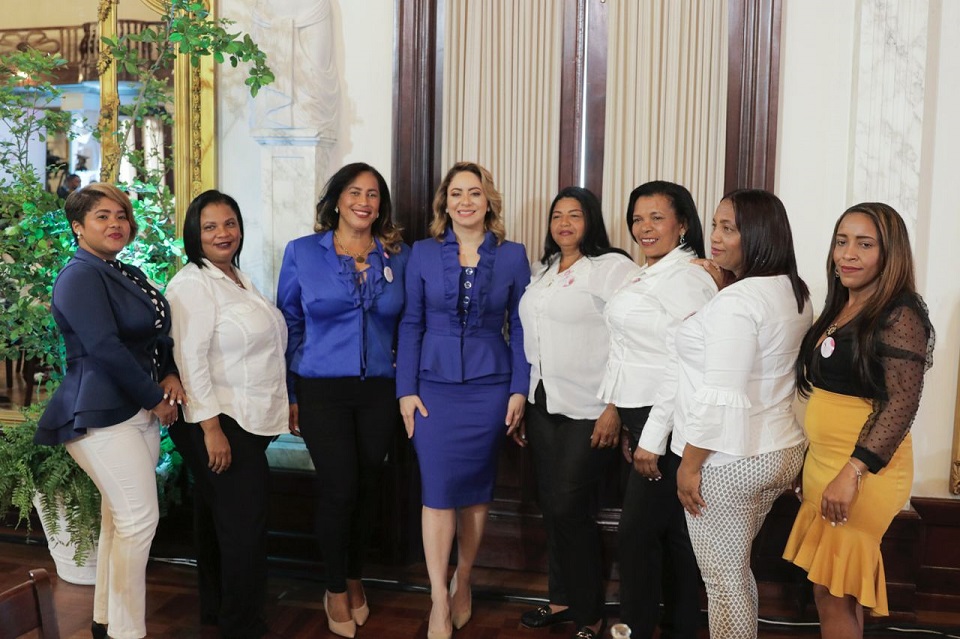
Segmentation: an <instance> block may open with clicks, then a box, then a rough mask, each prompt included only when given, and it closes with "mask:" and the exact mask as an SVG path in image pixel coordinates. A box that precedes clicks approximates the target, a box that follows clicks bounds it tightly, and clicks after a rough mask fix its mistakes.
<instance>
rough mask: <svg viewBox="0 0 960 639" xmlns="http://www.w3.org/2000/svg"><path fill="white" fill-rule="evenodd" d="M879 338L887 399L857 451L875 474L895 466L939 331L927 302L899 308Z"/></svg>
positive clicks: (877, 402)
mask: <svg viewBox="0 0 960 639" xmlns="http://www.w3.org/2000/svg"><path fill="white" fill-rule="evenodd" d="M878 337H879V344H878V349H877V350H878V354H879V356H880V363H881V365H882V367H883V381H884V386H885V388H886V397H884V398H882V399H876V400H874V402H873V412H872V413H871V414H870V417H869V418H867V421H866V423H865V424H864V426H863V429H862V430H861V431H860V437H859V438H858V440H857V445H856V448H855V449H854V452H853V457H855V458H857V459H859V460H861V461H862V462H863V463H864V464H866V465H867V468H868V469H869V470H870V472H873V473H876V472H878V471H880V470H881V469H882V468H883V467H884V466H886V465H887V463H889V462H890V459H891V458H892V457H893V454H894V453H895V452H897V448H899V446H900V443H901V442H903V439H904V438H905V437H906V436H907V433H908V432H909V431H910V427H911V426H912V425H913V420H914V418H915V417H916V415H917V408H918V407H919V405H920V394H921V392H922V391H923V375H924V373H925V372H926V371H927V369H928V368H930V366H931V365H932V362H933V359H932V356H933V343H934V333H933V327H932V326H931V325H930V320H929V319H928V317H927V313H926V308H925V307H924V306H923V302H922V301H920V300H917V305H913V304H910V305H903V306H898V307H896V308H894V309H893V310H892V311H891V313H890V315H889V316H888V317H887V321H886V322H885V323H884V325H883V327H882V328H881V329H880V334H879V336H878Z"/></svg>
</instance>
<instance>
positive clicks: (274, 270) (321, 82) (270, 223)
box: [249, 0, 340, 282]
mask: <svg viewBox="0 0 960 639" xmlns="http://www.w3.org/2000/svg"><path fill="white" fill-rule="evenodd" d="M251 22H252V31H253V36H254V38H255V39H256V41H257V43H258V44H259V45H260V48H261V49H263V51H264V52H265V53H266V54H267V61H268V63H269V65H270V68H271V70H272V71H273V73H274V76H275V77H276V81H275V82H274V83H273V84H270V85H268V86H266V87H264V88H263V89H261V90H260V93H259V94H258V95H257V97H256V98H254V99H252V100H251V101H250V103H249V106H250V135H251V137H253V139H255V140H256V141H257V143H258V144H259V145H260V172H261V173H260V174H261V203H262V207H263V213H264V218H263V221H262V225H263V226H262V232H263V250H264V252H265V254H264V255H263V259H264V262H263V264H262V268H261V277H263V278H264V279H265V280H266V281H268V282H276V280H277V275H278V273H279V270H280V262H281V260H282V257H283V250H284V247H285V246H286V244H287V242H288V241H290V240H292V239H294V238H296V237H299V236H301V235H306V234H308V233H310V232H312V231H313V220H314V218H315V213H314V210H315V206H316V203H317V197H318V196H319V194H320V192H321V190H322V188H323V184H324V182H325V181H326V179H327V177H328V164H329V155H330V150H331V149H332V147H333V146H334V144H335V143H336V139H337V138H336V136H337V130H338V125H339V105H340V76H339V71H338V70H337V64H336V55H335V48H334V31H333V14H332V11H331V6H330V1H329V0H319V1H317V2H310V3H305V2H302V1H300V0H255V1H254V2H253V6H252V12H251Z"/></svg>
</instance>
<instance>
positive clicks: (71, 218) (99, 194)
mask: <svg viewBox="0 0 960 639" xmlns="http://www.w3.org/2000/svg"><path fill="white" fill-rule="evenodd" d="M103 198H107V199H108V200H110V201H111V202H115V203H117V204H119V205H120V206H122V207H123V210H124V211H125V212H126V214H127V221H128V222H130V237H129V238H127V245H130V243H131V242H133V240H135V239H136V237H137V231H138V230H139V227H138V226H137V220H136V219H135V218H134V217H133V204H131V203H130V198H129V196H127V194H126V193H124V192H123V191H121V190H120V189H118V188H117V187H115V186H114V185H112V184H109V183H107V182H94V183H93V184H88V185H87V186H85V187H83V188H82V189H77V190H76V191H74V192H73V193H71V194H70V195H68V196H67V201H66V202H64V205H63V209H64V211H65V212H66V214H67V222H69V223H70V232H71V233H73V239H74V241H77V234H76V232H74V231H73V223H74V222H77V223H79V224H80V225H81V226H83V219H84V218H85V217H86V216H87V213H89V212H90V211H92V210H93V207H95V206H96V205H97V202H99V201H100V200H102V199H103Z"/></svg>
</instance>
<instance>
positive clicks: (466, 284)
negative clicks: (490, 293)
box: [463, 282, 473, 289]
mask: <svg viewBox="0 0 960 639" xmlns="http://www.w3.org/2000/svg"><path fill="white" fill-rule="evenodd" d="M463 288H466V289H471V288H473V282H464V283H463Z"/></svg>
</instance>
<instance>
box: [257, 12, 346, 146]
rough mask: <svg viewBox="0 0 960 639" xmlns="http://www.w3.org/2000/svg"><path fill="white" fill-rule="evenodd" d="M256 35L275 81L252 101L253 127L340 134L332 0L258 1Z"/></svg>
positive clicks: (325, 134)
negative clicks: (338, 127) (338, 129)
mask: <svg viewBox="0 0 960 639" xmlns="http://www.w3.org/2000/svg"><path fill="white" fill-rule="evenodd" d="M252 18H253V37H254V40H256V42H257V43H258V44H259V45H260V48H261V49H263V51H264V52H265V53H266V54H267V64H269V65H270V68H271V70H272V71H273V73H274V75H275V76H276V80H275V82H273V83H272V84H269V85H267V86H266V87H264V88H262V89H261V90H260V93H259V94H258V95H257V97H256V99H254V100H253V109H252V122H251V128H252V129H316V130H317V132H318V133H319V134H320V135H323V136H335V135H336V131H337V115H338V111H339V105H340V78H339V73H338V71H337V64H336V58H335V55H334V46H333V45H334V42H333V16H332V15H331V9H330V1H329V0H314V1H312V2H303V0H257V1H256V5H255V6H254V9H253V15H252Z"/></svg>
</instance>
